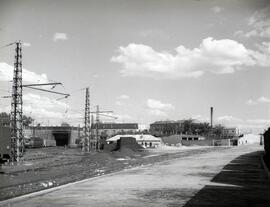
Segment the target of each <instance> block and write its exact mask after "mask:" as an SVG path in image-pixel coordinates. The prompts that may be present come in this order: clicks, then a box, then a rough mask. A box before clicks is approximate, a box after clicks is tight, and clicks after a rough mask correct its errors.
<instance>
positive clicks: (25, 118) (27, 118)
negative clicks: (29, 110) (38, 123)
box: [22, 115, 34, 126]
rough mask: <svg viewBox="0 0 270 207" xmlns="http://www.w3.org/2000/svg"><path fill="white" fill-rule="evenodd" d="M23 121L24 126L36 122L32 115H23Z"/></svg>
mask: <svg viewBox="0 0 270 207" xmlns="http://www.w3.org/2000/svg"><path fill="white" fill-rule="evenodd" d="M22 121H23V126H29V125H30V124H32V123H33V122H34V119H33V118H32V117H30V116H25V115H23V117H22Z"/></svg>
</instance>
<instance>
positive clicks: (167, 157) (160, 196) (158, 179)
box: [4, 146, 268, 207]
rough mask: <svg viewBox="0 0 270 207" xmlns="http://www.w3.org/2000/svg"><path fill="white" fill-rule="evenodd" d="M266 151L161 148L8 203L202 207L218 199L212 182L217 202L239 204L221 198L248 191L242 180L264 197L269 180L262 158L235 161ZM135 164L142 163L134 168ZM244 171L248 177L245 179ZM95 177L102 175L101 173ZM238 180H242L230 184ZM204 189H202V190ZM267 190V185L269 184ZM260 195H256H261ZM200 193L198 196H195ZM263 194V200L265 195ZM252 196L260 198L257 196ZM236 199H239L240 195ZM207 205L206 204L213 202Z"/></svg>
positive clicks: (254, 148)
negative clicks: (90, 176)
mask: <svg viewBox="0 0 270 207" xmlns="http://www.w3.org/2000/svg"><path fill="white" fill-rule="evenodd" d="M166 150H168V149H166ZM166 150H165V151H166ZM262 150H263V148H262V147H261V146H241V147H231V148H229V147H211V148H195V149H184V150H178V151H177V150H176V151H175V152H174V153H167V152H165V153H164V154H163V153H162V150H160V152H159V154H158V155H157V153H152V154H151V153H149V154H148V155H144V156H142V157H140V158H136V159H135V158H134V159H128V158H122V159H121V158H116V159H115V162H114V164H115V163H118V166H120V167H123V168H122V169H124V168H125V167H124V166H125V165H126V168H129V167H132V168H131V169H126V170H122V171H120V172H118V173H114V174H108V175H106V176H101V177H97V178H94V179H89V180H85V181H83V182H79V183H76V184H72V185H68V186H66V187H65V186H64V187H60V188H58V189H52V191H48V192H43V193H41V194H35V195H33V196H32V197H26V198H21V199H17V200H14V201H9V202H8V203H5V204H4V206H14V207H15V206H18V207H28V206H48V207H49V206H56V207H60V206H110V207H114V206H115V207H118V206H134V207H135V206H136V207H138V206H158V207H159V206H160V207H161V206H171V207H172V206H184V205H186V204H187V202H189V206H193V205H194V204H198V205H197V206H199V205H200V204H201V203H200V202H201V201H204V202H210V201H211V199H212V198H213V197H212V194H209V196H208V194H207V195H206V194H205V193H204V192H205V190H204V189H205V188H204V187H205V186H208V188H209V186H213V189H221V190H220V194H219V195H215V196H219V197H217V200H219V201H220V203H219V204H220V205H217V206H238V205H225V204H226V203H224V202H225V201H222V198H223V193H224V192H223V190H222V189H225V190H228V189H229V188H230V189H233V190H234V191H236V192H237V191H239V190H241V189H242V188H243V189H244V185H243V184H245V185H246V184H247V183H248V182H249V181H250V182H252V183H251V184H252V185H250V186H251V187H252V189H253V190H254V191H253V190H252V189H251V188H249V189H247V190H245V192H246V191H250V193H251V194H252V193H253V194H254V192H260V193H261V195H262V196H263V195H265V193H264V192H263V191H262V189H259V190H260V191H258V189H257V188H255V187H256V186H258V187H260V186H262V184H263V183H265V182H266V181H265V180H263V179H265V177H266V176H263V177H262V176H258V175H257V174H256V173H258V172H259V173H264V172H263V170H261V168H260V167H259V166H258V167H256V166H257V165H258V163H259V162H257V161H258V160H257V161H256V162H255V161H254V159H252V160H247V159H246V158H243V159H236V158H237V157H239V156H241V155H246V154H248V153H251V152H258V151H259V152H262ZM151 152H154V151H151ZM89 157H90V156H89ZM235 159H236V161H235V162H233V163H232V164H231V165H229V166H232V167H233V168H236V167H241V168H242V170H241V171H239V169H235V171H232V167H230V168H229V169H230V170H229V171H228V170H227V168H226V167H225V168H224V166H228V163H230V162H231V161H232V160H235ZM241 162H244V163H246V166H247V167H248V169H249V168H250V166H251V165H252V166H253V167H255V168H256V169H255V168H254V170H253V171H252V172H253V173H255V174H256V175H255V174H252V175H251V174H250V173H251V172H250V170H249V171H243V166H244V165H243V164H241ZM250 162H251V163H250ZM253 162H255V163H253ZM119 163H122V164H119ZM125 163H126V164H125ZM115 165H116V164H115ZM136 165H137V166H138V167H134V166H136ZM142 165H143V166H142ZM109 169H110V168H106V166H103V168H99V171H96V173H99V174H100V175H101V174H102V173H107V172H108V170H109ZM120 169H121V168H118V169H117V170H118V171H119V170H120ZM222 169H223V170H222ZM92 170H93V169H92ZM103 170H104V171H103ZM220 172H222V173H223V174H224V173H225V174H228V173H230V176H229V177H227V178H225V177H224V176H223V174H220ZM218 173H219V174H218ZM237 173H238V174H237ZM217 174H218V175H219V176H218V177H221V178H222V179H216V180H215V179H214V180H213V177H215V176H216V175H217ZM236 175H237V176H238V175H239V176H238V177H239V178H238V177H237V178H236V177H234V176H236ZM243 175H245V176H244V178H243ZM95 176H97V174H96V175H95ZM255 177H259V178H260V179H259V180H258V181H257V184H256V185H254V184H255V183H254V178H255ZM224 179H225V180H224ZM239 179H240V180H241V179H242V181H243V182H242V181H241V182H239ZM236 180H237V182H231V181H236ZM262 182H263V183H262ZM201 189H203V190H202V191H200V190H201ZM256 189H257V191H256ZM263 189H266V185H265V186H264V188H263ZM267 189H268V188H267ZM198 192H199V193H198ZM200 192H201V193H200ZM207 192H208V191H207ZM213 192H215V191H213ZM226 192H227V191H226ZM241 192H242V193H241V196H242V197H244V194H243V192H244V191H241ZM238 194H239V193H238ZM238 194H237V195H238ZM251 194H249V195H248V196H246V197H245V198H243V200H242V201H244V202H245V203H244V204H247V202H248V199H249V197H250V195H251ZM255 194H256V195H257V193H255ZM229 195H230V194H229V193H228V196H229ZM198 196H199V200H198V199H197V200H196V199H195V200H194V199H193V198H196V197H198ZM228 198H229V197H226V199H225V200H226V202H228V200H230V199H228ZM259 198H261V199H262V198H263V197H259ZM209 199H210V200H209ZM253 199H256V198H255V197H254V196H253ZM238 200H239V199H238ZM190 201H191V202H190ZM231 201H232V202H235V201H237V199H233V200H231ZM259 201H260V200H259ZM265 201H266V200H265ZM255 202H256V200H255ZM190 204H192V205H190ZM206 204H207V203H206ZM208 204H209V203H208ZM208 204H207V205H204V206H208ZM210 204H212V206H215V202H210ZM223 204H224V205H223ZM264 204H265V203H264ZM195 206H196V205H195ZM241 206H243V205H241ZM244 206H248V205H244ZM260 206H263V205H260Z"/></svg>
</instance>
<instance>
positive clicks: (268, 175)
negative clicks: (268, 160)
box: [261, 155, 270, 179]
mask: <svg viewBox="0 0 270 207" xmlns="http://www.w3.org/2000/svg"><path fill="white" fill-rule="evenodd" d="M263 157H264V155H261V163H262V165H263V168H264V171H265V173H266V174H267V177H268V179H270V171H269V169H268V167H267V166H266V164H265V162H264V159H263Z"/></svg>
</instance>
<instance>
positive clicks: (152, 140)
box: [106, 134, 161, 148]
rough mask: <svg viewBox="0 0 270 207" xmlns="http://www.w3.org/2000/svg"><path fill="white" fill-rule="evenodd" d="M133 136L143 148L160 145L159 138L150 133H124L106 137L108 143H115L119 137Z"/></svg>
mask: <svg viewBox="0 0 270 207" xmlns="http://www.w3.org/2000/svg"><path fill="white" fill-rule="evenodd" d="M125 137H133V138H135V139H136V141H137V143H138V144H139V145H141V146H142V147H144V148H156V147H159V146H160V145H161V139H160V138H158V137H154V136H152V135H150V134H126V135H116V136H114V137H111V138H109V139H107V140H106V141H107V142H108V143H115V142H117V140H119V139H120V138H125Z"/></svg>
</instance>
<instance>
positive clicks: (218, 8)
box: [211, 6, 223, 14]
mask: <svg viewBox="0 0 270 207" xmlns="http://www.w3.org/2000/svg"><path fill="white" fill-rule="evenodd" d="M211 10H212V11H213V12H214V13H216V14H217V13H220V12H221V11H222V10H223V9H222V8H221V7H219V6H215V7H212V8H211Z"/></svg>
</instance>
